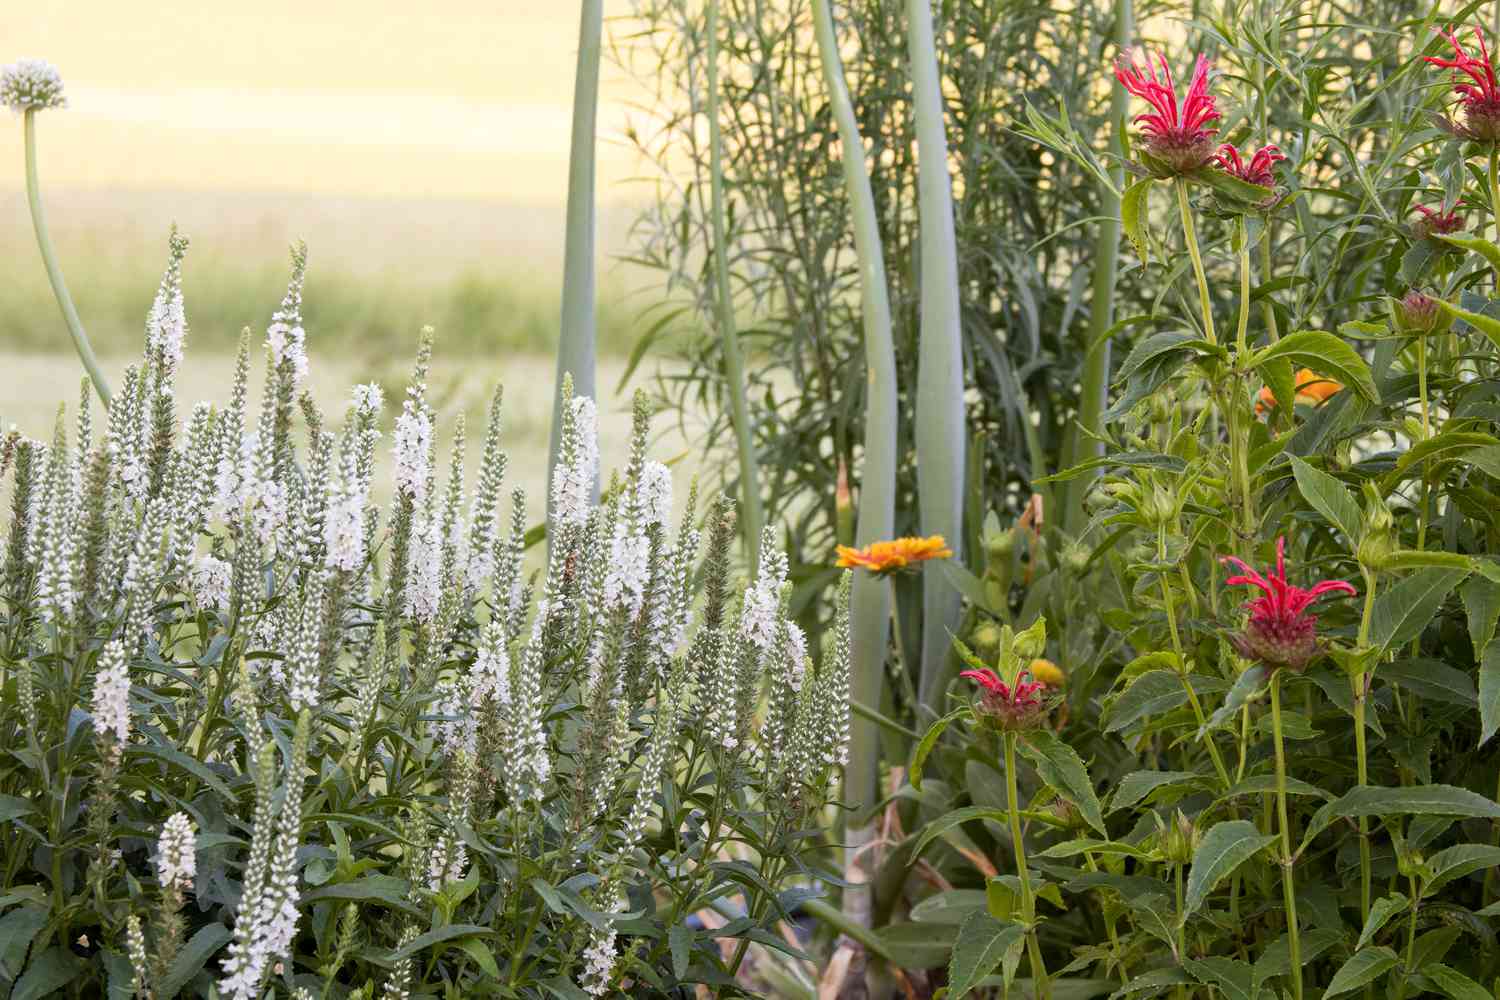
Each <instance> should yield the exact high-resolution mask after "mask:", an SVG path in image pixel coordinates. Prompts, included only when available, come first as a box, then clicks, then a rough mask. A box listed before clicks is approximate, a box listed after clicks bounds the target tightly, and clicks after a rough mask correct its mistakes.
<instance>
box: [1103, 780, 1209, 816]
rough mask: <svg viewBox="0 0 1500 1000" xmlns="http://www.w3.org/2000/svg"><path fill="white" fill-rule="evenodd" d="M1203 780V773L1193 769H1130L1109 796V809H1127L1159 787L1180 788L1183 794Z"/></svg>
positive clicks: (1111, 810) (1114, 810) (1112, 810)
mask: <svg viewBox="0 0 1500 1000" xmlns="http://www.w3.org/2000/svg"><path fill="white" fill-rule="evenodd" d="M1203 781H1204V775H1201V774H1197V773H1195V772H1193V771H1131V772H1130V773H1129V774H1127V775H1125V777H1123V778H1121V779H1120V784H1119V785H1118V786H1117V787H1116V788H1115V794H1114V795H1112V796H1111V797H1110V800H1109V811H1110V812H1116V811H1118V810H1120V809H1128V808H1130V807H1131V806H1133V805H1135V804H1136V803H1137V802H1140V801H1141V800H1142V799H1144V798H1146V797H1147V796H1148V795H1150V794H1151V793H1152V792H1155V791H1156V790H1157V789H1159V788H1182V789H1184V794H1185V793H1186V791H1187V790H1190V789H1191V788H1193V787H1196V786H1198V785H1201V784H1202V783H1203Z"/></svg>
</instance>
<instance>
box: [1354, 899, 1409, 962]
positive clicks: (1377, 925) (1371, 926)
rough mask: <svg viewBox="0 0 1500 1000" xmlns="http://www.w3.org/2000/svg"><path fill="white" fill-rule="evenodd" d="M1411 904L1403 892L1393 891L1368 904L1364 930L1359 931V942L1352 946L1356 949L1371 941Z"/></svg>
mask: <svg viewBox="0 0 1500 1000" xmlns="http://www.w3.org/2000/svg"><path fill="white" fill-rule="evenodd" d="M1410 905H1411V900H1409V899H1407V898H1406V895H1405V893H1400V892H1393V893H1391V894H1390V895H1389V896H1382V897H1380V898H1379V899H1377V900H1375V902H1374V903H1372V904H1370V915H1369V916H1368V917H1366V918H1365V926H1364V930H1362V931H1360V932H1359V943H1358V944H1356V945H1355V946H1354V950H1355V951H1358V950H1359V949H1361V948H1363V947H1364V946H1365V945H1367V944H1369V943H1370V942H1371V941H1374V940H1375V935H1376V934H1379V933H1380V929H1381V928H1382V927H1384V926H1385V925H1386V924H1387V923H1389V922H1390V919H1391V918H1392V917H1394V916H1395V915H1396V914H1398V913H1400V912H1401V911H1402V910H1404V909H1406V908H1407V907H1408V906H1410Z"/></svg>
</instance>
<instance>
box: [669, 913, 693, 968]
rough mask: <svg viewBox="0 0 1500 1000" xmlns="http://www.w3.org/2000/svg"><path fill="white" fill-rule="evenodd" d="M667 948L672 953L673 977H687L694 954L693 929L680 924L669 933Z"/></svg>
mask: <svg viewBox="0 0 1500 1000" xmlns="http://www.w3.org/2000/svg"><path fill="white" fill-rule="evenodd" d="M667 946H668V947H669V948H670V950H671V952H672V975H674V976H676V977H677V978H678V979H681V978H682V977H683V976H685V975H687V967H688V960H689V959H690V958H692V954H693V929H692V928H691V927H686V926H684V925H682V924H678V925H676V926H675V927H673V928H672V929H671V930H669V931H667Z"/></svg>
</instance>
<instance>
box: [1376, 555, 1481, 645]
mask: <svg viewBox="0 0 1500 1000" xmlns="http://www.w3.org/2000/svg"><path fill="white" fill-rule="evenodd" d="M1468 575H1469V571H1468V570H1462V569H1424V570H1418V571H1417V572H1415V573H1413V574H1412V575H1411V576H1409V577H1407V578H1406V579H1404V580H1402V581H1401V582H1400V583H1397V584H1396V585H1395V586H1394V587H1391V588H1389V589H1388V590H1386V591H1385V592H1384V593H1382V594H1380V595H1378V596H1377V597H1376V598H1375V609H1374V612H1373V613H1372V614H1371V616H1370V641H1371V642H1372V643H1373V644H1374V645H1375V646H1376V647H1377V648H1379V649H1390V648H1392V647H1393V646H1401V645H1404V644H1405V643H1407V642H1410V641H1411V640H1412V639H1415V638H1416V637H1417V636H1418V635H1420V634H1421V632H1422V630H1423V629H1424V628H1426V627H1427V625H1428V624H1429V623H1430V622H1431V621H1432V619H1433V618H1434V617H1435V616H1436V615H1437V612H1438V608H1440V607H1442V605H1443V600H1444V599H1445V598H1447V596H1448V594H1449V593H1450V592H1451V591H1452V590H1453V588H1454V587H1457V586H1458V585H1459V583H1461V582H1462V581H1463V580H1464V578H1465V577H1467V576H1468Z"/></svg>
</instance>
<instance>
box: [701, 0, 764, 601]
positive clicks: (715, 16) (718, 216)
mask: <svg viewBox="0 0 1500 1000" xmlns="http://www.w3.org/2000/svg"><path fill="white" fill-rule="evenodd" d="M708 142H709V172H710V178H709V199H710V202H711V205H710V212H711V214H712V215H713V235H714V285H715V299H716V305H717V306H718V312H719V316H718V320H719V336H720V338H721V339H722V341H723V351H724V380H725V387H726V389H727V391H728V393H729V409H730V416H731V418H732V419H733V421H734V438H735V444H736V446H737V448H738V450H739V460H740V494H741V503H742V507H741V511H742V513H741V515H740V524H741V525H742V526H743V528H744V533H745V556H746V558H747V559H748V560H749V563H750V573H751V575H752V576H753V575H754V574H755V572H756V564H757V563H758V562H759V560H760V534H761V526H762V525H763V524H765V520H766V515H765V510H764V508H763V507H762V506H761V501H760V473H759V470H758V466H757V463H756V458H755V439H754V436H753V435H752V434H751V431H750V407H749V404H748V403H747V401H746V399H745V359H744V356H743V355H742V354H741V353H740V338H739V334H738V333H737V332H736V331H735V322H734V295H733V292H732V291H731V289H730V286H729V248H728V245H727V244H728V239H727V237H726V235H725V221H724V219H725V215H724V136H723V129H722V128H721V126H720V124H719V0H708Z"/></svg>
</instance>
